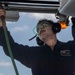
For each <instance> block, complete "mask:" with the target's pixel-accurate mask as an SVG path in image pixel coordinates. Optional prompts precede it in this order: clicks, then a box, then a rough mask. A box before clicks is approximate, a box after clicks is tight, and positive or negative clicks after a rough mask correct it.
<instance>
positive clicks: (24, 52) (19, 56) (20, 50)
mask: <svg viewBox="0 0 75 75" xmlns="http://www.w3.org/2000/svg"><path fill="white" fill-rule="evenodd" d="M7 32H8V37H9V42H10V46H11V51H12V54H13V57H14V58H15V59H16V60H18V61H20V62H21V63H22V64H24V65H25V66H27V67H31V61H30V60H31V59H32V57H35V56H34V55H36V54H37V52H36V48H35V47H29V46H28V45H25V46H24V45H22V44H18V43H15V42H14V40H13V38H12V37H11V35H10V33H9V31H7ZM0 46H2V47H3V50H4V52H5V54H6V55H7V56H9V57H10V55H9V52H8V49H7V44H6V40H5V35H4V32H3V27H0ZM32 50H33V52H32Z"/></svg>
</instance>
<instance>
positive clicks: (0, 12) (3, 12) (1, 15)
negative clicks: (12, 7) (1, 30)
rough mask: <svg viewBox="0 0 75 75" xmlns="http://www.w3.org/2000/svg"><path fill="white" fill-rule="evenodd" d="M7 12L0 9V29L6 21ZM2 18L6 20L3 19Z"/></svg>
mask: <svg viewBox="0 0 75 75" xmlns="http://www.w3.org/2000/svg"><path fill="white" fill-rule="evenodd" d="M5 16H6V11H5V10H4V9H0V27H2V21H3V20H5ZM2 17H3V18H4V19H2Z"/></svg>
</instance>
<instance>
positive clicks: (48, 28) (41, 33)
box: [37, 24, 54, 41]
mask: <svg viewBox="0 0 75 75" xmlns="http://www.w3.org/2000/svg"><path fill="white" fill-rule="evenodd" d="M37 33H38V37H39V38H40V39H41V40H42V41H44V40H45V39H47V38H48V37H50V36H52V35H53V34H54V33H53V31H52V25H49V24H42V25H39V26H38V27H37Z"/></svg>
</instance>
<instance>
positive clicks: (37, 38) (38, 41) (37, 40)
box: [36, 37, 44, 46]
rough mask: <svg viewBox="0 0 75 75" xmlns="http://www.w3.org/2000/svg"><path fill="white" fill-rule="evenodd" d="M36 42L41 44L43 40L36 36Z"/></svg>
mask: <svg viewBox="0 0 75 75" xmlns="http://www.w3.org/2000/svg"><path fill="white" fill-rule="evenodd" d="M36 42H37V44H38V45H39V46H42V45H43V44H44V42H43V41H41V40H40V39H39V37H36Z"/></svg>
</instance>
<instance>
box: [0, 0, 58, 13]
mask: <svg viewBox="0 0 75 75" xmlns="http://www.w3.org/2000/svg"><path fill="white" fill-rule="evenodd" d="M0 2H2V4H4V5H5V8H6V10H13V11H19V12H38V13H56V12H57V11H58V7H59V2H53V1H24V2H23V1H21V2H17V1H15V2H12V1H10V2H9V0H8V1H4V0H2V1H0Z"/></svg>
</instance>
